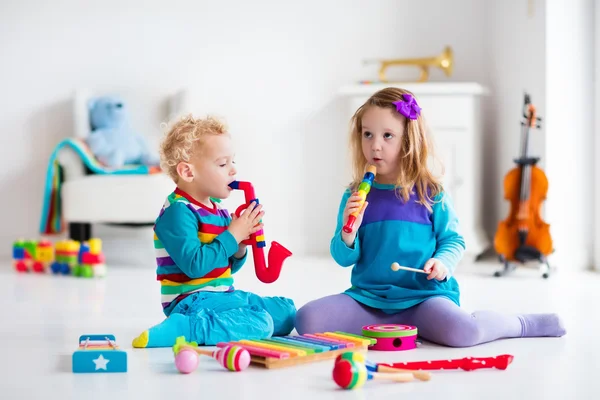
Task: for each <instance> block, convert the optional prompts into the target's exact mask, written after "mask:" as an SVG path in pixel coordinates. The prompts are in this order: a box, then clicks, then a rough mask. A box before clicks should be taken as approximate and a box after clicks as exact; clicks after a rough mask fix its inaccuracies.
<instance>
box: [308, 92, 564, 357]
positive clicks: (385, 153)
mask: <svg viewBox="0 0 600 400" xmlns="http://www.w3.org/2000/svg"><path fill="white" fill-rule="evenodd" d="M350 140H351V146H352V158H353V166H354V168H353V169H354V181H353V182H352V184H351V185H350V188H349V189H347V190H346V191H345V193H344V195H343V197H342V201H341V204H340V208H339V213H338V218H337V228H336V231H335V233H334V235H333V238H332V239H331V245H330V251H331V255H332V257H333V259H334V260H335V261H336V262H337V263H338V264H339V265H341V266H343V267H348V266H351V265H354V267H353V269H352V278H351V284H352V286H351V287H350V288H349V289H347V290H346V291H345V292H344V293H341V294H335V295H331V296H327V297H324V298H322V299H318V300H314V301H312V302H309V303H308V304H306V305H305V306H304V307H302V308H301V309H300V310H298V313H297V315H296V330H297V331H298V333H299V334H304V333H311V332H312V333H314V332H326V331H335V330H340V331H345V332H350V333H356V334H360V333H361V328H362V326H364V325H370V324H406V325H414V326H416V327H417V329H418V330H419V336H421V337H422V338H423V339H425V340H428V341H431V342H435V343H438V344H442V345H446V346H452V347H466V346H473V345H477V344H480V343H485V342H489V341H493V340H496V339H500V338H515V337H536V336H538V337H539V336H562V335H564V334H565V333H566V331H565V329H564V327H563V325H562V322H561V320H560V318H559V317H558V316H557V315H556V314H527V315H502V314H499V313H496V312H493V311H478V312H475V313H473V314H469V313H468V312H466V311H464V310H463V309H461V308H460V302H459V297H460V291H459V286H458V283H457V281H456V279H455V278H454V276H453V275H454V269H455V267H456V265H457V264H458V262H459V261H460V259H461V257H462V255H463V252H464V249H465V243H464V240H463V238H462V236H461V235H460V233H459V229H458V228H459V226H458V219H457V216H456V214H455V212H454V209H453V206H452V201H451V199H450V197H449V196H448V194H447V193H444V190H443V188H442V185H441V183H440V181H438V180H437V179H436V178H435V177H434V175H433V174H432V173H431V171H430V170H429V169H428V166H427V161H428V157H429V156H430V152H431V150H430V145H429V143H428V139H427V135H426V129H425V121H424V117H423V115H422V113H421V108H420V107H419V105H418V104H417V101H416V99H415V97H414V96H413V94H412V93H410V92H409V91H407V90H402V89H397V88H386V89H383V90H381V91H379V92H377V93H375V94H374V95H373V96H371V98H369V99H368V100H367V101H366V102H365V104H363V105H362V106H361V107H360V108H359V109H358V110H357V111H356V113H355V114H354V116H353V118H352V130H351V139H350ZM368 164H370V165H374V166H375V167H376V168H377V172H376V175H375V180H374V181H373V184H372V187H371V190H370V192H369V193H368V196H367V198H366V201H365V202H364V205H362V206H361V202H360V197H359V196H358V194H357V193H356V191H357V188H358V185H359V184H360V182H361V181H362V179H363V176H364V173H365V168H366V166H367V165H368ZM354 212H358V215H357V217H356V221H355V222H354V225H353V229H352V231H351V232H350V233H346V232H345V231H344V230H343V229H342V228H343V227H344V226H345V225H346V222H347V221H348V216H349V215H350V214H352V213H354ZM394 262H398V263H399V264H400V265H403V266H407V267H412V268H420V269H421V268H422V269H423V270H424V271H425V272H426V274H423V273H415V272H412V271H406V270H399V271H393V270H392V269H391V265H392V263H394Z"/></svg>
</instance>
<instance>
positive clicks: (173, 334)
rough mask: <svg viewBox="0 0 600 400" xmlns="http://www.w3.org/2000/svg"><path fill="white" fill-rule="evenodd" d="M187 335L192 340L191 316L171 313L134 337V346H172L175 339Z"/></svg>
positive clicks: (187, 338)
mask: <svg viewBox="0 0 600 400" xmlns="http://www.w3.org/2000/svg"><path fill="white" fill-rule="evenodd" d="M179 336H185V338H186V340H190V317H188V316H187V315H183V314H171V315H170V316H169V317H168V318H167V319H165V320H164V321H163V322H161V323H160V324H158V325H155V326H153V327H152V328H150V329H148V330H147V331H144V332H142V334H141V335H139V336H138V337H137V338H135V339H133V343H132V345H133V347H136V348H144V347H170V346H173V345H174V344H175V339H177V337H179Z"/></svg>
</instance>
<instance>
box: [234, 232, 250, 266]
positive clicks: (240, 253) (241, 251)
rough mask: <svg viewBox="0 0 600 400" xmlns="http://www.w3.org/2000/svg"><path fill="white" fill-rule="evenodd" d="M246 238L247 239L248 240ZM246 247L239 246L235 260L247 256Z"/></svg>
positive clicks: (241, 244)
mask: <svg viewBox="0 0 600 400" xmlns="http://www.w3.org/2000/svg"><path fill="white" fill-rule="evenodd" d="M249 237H250V236H248V238H249ZM248 238H246V239H248ZM246 247H247V245H245V244H243V243H240V244H239V246H238V251H237V252H236V253H235V254H234V255H233V256H234V257H235V258H237V259H238V260H239V259H240V258H242V257H244V254H246Z"/></svg>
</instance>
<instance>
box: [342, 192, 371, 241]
mask: <svg viewBox="0 0 600 400" xmlns="http://www.w3.org/2000/svg"><path fill="white" fill-rule="evenodd" d="M360 202H361V197H360V196H359V195H358V193H357V192H354V193H352V196H350V197H349V198H348V201H346V207H345V208H344V215H343V217H342V223H343V225H346V223H347V222H348V217H349V216H350V214H352V213H354V212H357V213H358V215H356V220H355V221H354V224H353V225H352V232H351V233H346V232H344V231H342V240H343V241H344V243H346V245H347V246H348V247H351V245H352V243H354V239H355V238H356V232H357V231H358V228H360V224H362V220H363V215H364V214H365V209H366V208H367V206H368V205H369V202H368V201H365V202H364V204H362V205H361V204H360Z"/></svg>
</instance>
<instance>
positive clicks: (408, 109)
mask: <svg viewBox="0 0 600 400" xmlns="http://www.w3.org/2000/svg"><path fill="white" fill-rule="evenodd" d="M402 98H403V99H404V101H402V100H399V101H395V102H394V103H393V104H394V105H395V106H396V111H398V112H399V113H400V114H402V115H404V116H405V117H406V118H410V119H417V117H418V116H419V115H420V114H421V107H419V105H418V104H417V101H416V100H415V98H414V97H412V96H411V95H410V94H408V93H404V94H403V95H402Z"/></svg>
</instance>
